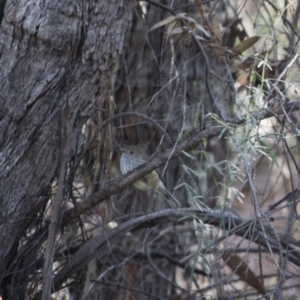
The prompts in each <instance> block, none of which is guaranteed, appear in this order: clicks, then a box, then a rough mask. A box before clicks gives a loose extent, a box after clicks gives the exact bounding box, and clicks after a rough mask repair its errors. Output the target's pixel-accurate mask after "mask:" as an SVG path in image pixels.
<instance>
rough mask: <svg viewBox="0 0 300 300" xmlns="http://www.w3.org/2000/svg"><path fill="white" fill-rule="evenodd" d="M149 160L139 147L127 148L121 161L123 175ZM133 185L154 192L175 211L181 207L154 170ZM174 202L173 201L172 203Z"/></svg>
mask: <svg viewBox="0 0 300 300" xmlns="http://www.w3.org/2000/svg"><path fill="white" fill-rule="evenodd" d="M148 160H149V157H148V155H147V154H146V152H145V151H144V150H143V149H141V148H140V147H138V146H126V147H125V148H124V150H123V151H122V156H121V159H120V169H121V173H122V174H123V175H125V174H127V173H128V172H130V171H132V170H134V169H135V168H137V167H138V166H140V165H142V164H144V163H146V162H147V161H148ZM133 185H134V186H135V187H136V188H138V189H139V190H142V191H144V192H146V191H149V190H153V191H155V192H157V193H159V194H161V195H163V196H165V198H166V199H167V200H168V203H169V204H170V205H171V206H172V207H173V208H175V209H177V208H179V207H181V205H180V203H179V201H178V200H177V199H176V198H175V197H174V196H173V195H172V194H171V193H170V192H169V191H168V190H167V189H166V187H165V185H164V183H163V182H162V181H161V179H160V178H159V175H158V173H157V172H156V171H155V170H153V171H152V172H151V173H149V174H147V175H145V176H144V177H143V178H141V179H138V180H137V181H135V182H134V183H133ZM170 200H172V201H170Z"/></svg>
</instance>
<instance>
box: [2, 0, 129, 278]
mask: <svg viewBox="0 0 300 300" xmlns="http://www.w3.org/2000/svg"><path fill="white" fill-rule="evenodd" d="M133 3H134V1H133V0H124V1H118V0H114V1H106V0H102V1H92V0H89V1H78V0H77V1H68V0H51V1H24V0H19V1H8V2H7V3H6V10H5V12H4V19H3V21H2V25H1V27H0V44H1V46H0V49H1V50H0V51H1V52H0V53H1V56H0V65H1V69H0V85H1V89H0V90H1V98H0V99H1V100H0V101H1V102H0V201H1V215H0V232H1V235H0V244H1V245H2V246H1V248H0V274H1V277H3V276H4V275H5V271H6V269H7V267H8V264H9V262H10V259H11V256H12V253H14V251H16V249H17V247H18V244H19V240H20V238H21V237H22V235H23V233H24V229H25V228H26V226H28V225H29V224H30V222H31V221H32V219H33V218H34V217H35V213H36V212H37V211H38V209H39V208H40V207H41V205H43V204H44V203H45V197H43V195H45V193H46V191H47V189H49V185H50V184H51V182H52V180H53V178H55V177H56V176H57V173H56V171H57V170H58V167H59V161H60V155H61V152H62V149H61V144H62V143H61V138H62V135H65V138H66V137H67V139H66V140H67V141H68V143H67V145H65V147H66V148H67V153H68V154H69V155H71V154H72V153H74V152H75V149H76V146H77V145H78V137H79V134H80V132H81V128H82V125H83V124H84V122H85V121H86V120H87V118H88V117H89V116H91V114H92V113H93V112H94V111H95V110H96V109H97V108H99V107H98V106H99V104H100V103H103V102H104V101H105V99H106V97H107V95H108V91H109V87H110V83H109V82H110V75H111V72H112V69H113V63H114V61H115V58H116V57H117V55H118V54H119V52H120V50H121V47H122V43H123V38H124V34H125V29H126V24H128V22H129V19H130V18H131V13H132V9H133ZM62 131H63V132H64V133H62ZM13 250H14V251H13Z"/></svg>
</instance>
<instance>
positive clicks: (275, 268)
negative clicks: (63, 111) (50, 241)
mask: <svg viewBox="0 0 300 300" xmlns="http://www.w3.org/2000/svg"><path fill="white" fill-rule="evenodd" d="M299 15H300V3H299V2H298V1H292V0H285V1H282V0H277V1H276V0H275V1H267V0H257V1H250V0H248V1H247V0H244V1H243V0H239V1H238V0H236V1H235V0H218V1H202V2H200V1H198V0H193V1H188V0H164V1H159V0H157V1H154V0H153V1H152V0H151V1H137V2H136V4H135V7H134V12H133V16H132V20H131V22H130V24H128V29H127V33H126V36H125V39H124V45H123V49H122V53H121V55H120V56H119V57H118V60H117V63H116V65H115V70H114V73H113V77H112V78H111V82H110V83H109V85H110V94H109V95H108V96H107V97H102V98H99V99H98V100H97V105H96V107H95V113H94V115H93V116H92V117H91V118H90V119H89V120H88V122H87V123H86V124H85V126H84V128H83V130H82V137H81V141H80V147H79V150H78V155H76V156H74V158H73V160H72V162H71V163H70V164H69V169H68V172H67V173H68V174H67V176H66V184H65V189H66V190H67V191H68V193H66V194H68V195H69V198H68V199H67V200H68V201H67V205H66V207H65V209H66V210H68V209H72V208H73V207H75V208H76V206H77V205H78V204H79V203H82V202H83V201H85V199H91V197H93V195H99V194H101V193H102V191H103V190H104V189H106V188H108V187H109V186H110V185H111V184H112V182H114V181H113V180H114V179H115V178H118V177H119V176H121V175H120V169H119V159H120V156H121V149H122V147H124V146H125V145H139V146H140V147H143V148H144V149H145V150H146V151H147V152H148V154H149V155H150V156H151V155H152V154H153V156H154V157H155V156H157V155H158V156H159V155H161V154H162V153H164V151H165V150H166V149H169V150H170V149H173V150H174V151H175V149H176V147H177V146H178V145H180V144H181V143H183V142H185V141H187V140H188V139H191V138H193V136H194V135H195V134H198V133H201V132H202V131H205V130H209V129H210V128H213V127H214V128H216V127H218V128H221V130H219V132H218V134H215V135H214V136H213V135H212V136H211V137H210V138H208V139H203V140H202V141H201V143H198V146H197V147H194V148H193V149H191V150H190V151H183V152H182V153H181V155H180V156H179V157H177V158H175V159H172V160H167V161H166V162H165V163H164V164H163V165H162V167H161V168H160V169H159V170H160V173H161V176H162V178H163V179H164V181H165V183H166V186H167V187H168V189H169V190H170V191H172V193H173V194H174V195H175V196H176V198H177V199H178V200H179V201H180V203H181V206H182V209H183V210H184V209H185V208H193V209H195V211H196V212H201V211H202V212H207V217H204V218H203V215H201V216H202V217H201V218H200V217H199V215H198V214H197V213H196V212H195V213H192V212H191V211H189V213H186V215H185V217H181V218H179V217H178V218H173V219H171V220H170V221H169V222H162V223H161V224H160V223H159V222H156V223H151V222H149V223H146V224H144V226H143V227H142V228H138V229H136V230H134V231H130V230H128V231H127V232H126V233H125V234H120V235H119V236H118V238H116V239H114V240H110V239H109V238H108V239H107V245H106V248H105V249H102V248H101V249H98V250H97V251H95V252H93V259H90V260H89V262H87V264H86V265H85V266H84V267H83V268H81V269H80V270H78V271H77V272H76V273H75V275H74V274H73V275H72V276H69V277H67V278H65V279H64V280H63V281H61V282H60V290H59V291H57V292H56V294H55V299H103V300H110V299H114V300H115V299H139V300H141V299H174V300H175V299H178V300H179V299H298V297H299V293H300V284H299V274H300V273H299V267H300V257H298V256H297V252H299V248H298V246H299V217H298V202H299V195H298V185H299V175H300V171H299V159H300V157H299V113H298V112H297V111H296V110H295V111H293V109H292V106H291V105H290V106H289V107H290V108H291V109H290V110H286V109H285V108H286V107H287V106H286V105H287V104H289V103H293V102H295V101H297V100H299V96H298V93H299V79H300V76H299V62H300V60H299V49H300V48H299V37H300V33H299V32H300V30H299V29H300V23H299ZM269 111H275V113H274V114H271V115H272V117H270V115H269V116H268V118H266V117H264V116H265V115H266V114H267V113H268V112H269ZM253 112H254V113H253ZM276 112H278V113H276ZM107 120H111V121H110V122H107V123H106V124H105V127H104V126H102V125H103V122H105V121H107ZM239 120H242V121H239ZM242 123H243V124H242ZM161 128H163V129H164V131H163V130H162V129H161ZM164 132H166V133H167V134H168V136H169V137H167V136H166V135H165V134H164ZM56 183H57V182H56V180H54V182H53V185H52V192H53V193H54V192H55V189H56ZM281 199H283V200H282V201H280V200H281ZM167 208H169V206H168V204H167V202H166V201H165V199H163V197H161V196H159V195H157V194H155V193H153V192H149V193H144V192H141V191H138V190H136V189H134V188H133V187H128V188H127V189H125V190H123V191H121V192H120V193H118V194H115V195H113V196H111V197H109V198H108V199H106V200H105V201H102V202H101V203H100V204H97V205H96V206H94V207H93V208H92V209H91V210H89V211H88V213H84V214H81V216H80V217H79V218H77V219H75V220H74V221H72V222H70V223H69V224H68V225H67V226H65V227H64V229H63V230H61V232H60V235H59V236H58V245H57V248H56V250H55V256H54V261H55V267H56V269H55V274H58V273H59V272H60V270H61V269H62V268H63V267H64V265H65V264H67V262H68V260H69V259H70V257H72V255H73V254H75V253H76V252H77V251H78V249H80V248H81V247H82V246H83V245H84V244H85V243H87V242H88V241H89V240H90V239H92V237H96V236H97V235H101V234H102V235H103V234H104V235H105V234H106V233H107V232H110V231H111V230H113V229H116V228H119V226H121V225H122V224H123V223H124V222H128V221H130V220H134V219H135V218H137V217H138V216H141V215H146V214H151V213H154V214H155V213H158V212H160V211H162V210H163V209H167ZM48 209H49V205H48V206H47V207H46V208H45V211H44V212H43V213H42V214H41V218H40V221H39V222H38V224H37V223H35V224H33V225H32V227H31V228H30V229H29V232H31V233H30V234H28V239H26V240H24V245H26V247H25V246H24V251H28V249H35V251H33V252H34V255H33V256H34V257H35V258H36V261H35V263H34V268H31V267H30V266H29V265H28V266H27V268H31V271H30V273H31V277H30V278H31V279H30V280H29V281H28V282H27V283H26V284H27V286H28V288H27V290H28V297H30V294H33V293H34V292H36V291H37V289H38V288H40V284H41V281H40V277H39V276H38V274H39V272H40V268H39V267H38V265H39V263H40V264H41V261H42V259H43V255H44V254H43V251H44V249H45V245H44V243H43V242H41V243H38V244H35V241H36V238H33V237H34V236H35V234H37V233H38V232H39V230H40V228H41V227H42V225H43V224H44V223H45V222H46V220H47V218H48V215H49V214H48ZM209 212H212V213H217V214H218V216H219V220H218V222H217V223H213V222H212V220H211V215H210V214H209ZM204 216H205V214H204ZM230 216H232V218H236V219H237V220H240V222H241V223H240V224H239V225H238V224H237V223H234V222H233V223H232V224H231V223H230V220H231V219H230ZM147 224H148V225H147ZM230 224H231V225H230ZM29 237H31V239H30V238H29ZM24 255H25V252H24ZM289 255H291V256H289ZM291 257H292V258H291ZM38 262H39V263H38ZM24 268H26V266H25V267H24Z"/></svg>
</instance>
